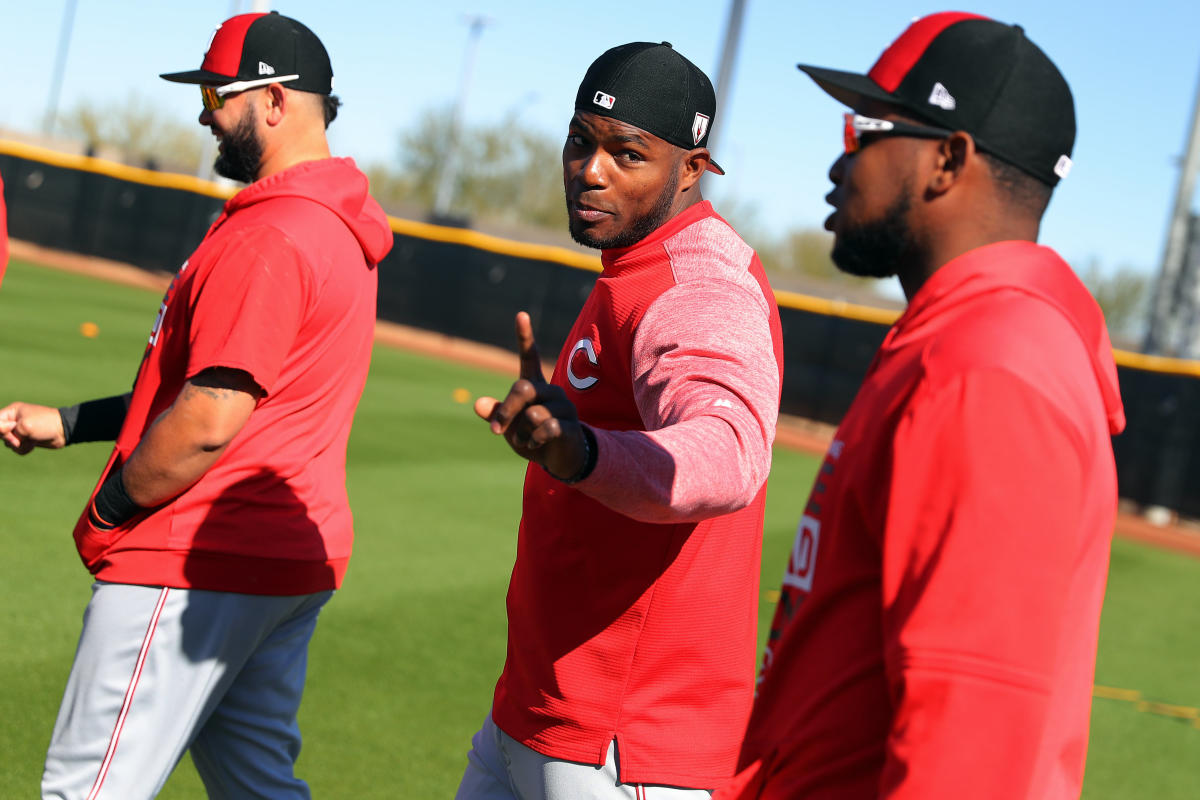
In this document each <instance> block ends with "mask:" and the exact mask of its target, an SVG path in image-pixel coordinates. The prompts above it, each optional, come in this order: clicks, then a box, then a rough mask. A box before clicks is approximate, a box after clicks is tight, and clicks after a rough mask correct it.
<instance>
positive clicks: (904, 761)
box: [718, 13, 1124, 800]
mask: <svg viewBox="0 0 1200 800" xmlns="http://www.w3.org/2000/svg"><path fill="white" fill-rule="evenodd" d="M800 68H801V69H802V70H804V71H805V72H806V73H808V75H810V76H811V77H812V78H813V79H814V80H815V81H816V82H817V85H819V86H820V87H821V88H822V89H824V90H825V91H827V92H828V93H829V94H831V95H832V96H833V97H835V98H837V99H838V100H840V101H841V102H843V103H845V104H846V105H848V106H849V107H850V109H851V110H850V112H848V113H847V114H846V115H845V118H844V125H843V133H844V142H845V147H844V152H843V153H842V154H841V155H840V156H839V157H838V159H837V160H836V161H835V162H834V164H833V167H832V168H831V169H830V172H829V177H830V179H831V180H832V181H833V190H832V191H831V192H830V193H829V195H828V200H829V203H830V204H831V205H832V206H833V213H832V214H831V215H830V217H829V219H828V220H826V223H825V227H826V228H828V229H829V230H831V231H832V232H833V233H834V237H835V239H834V249H833V258H834V261H835V262H836V263H837V265H838V266H839V267H840V268H841V269H843V270H845V271H847V272H850V273H852V274H856V275H874V276H878V277H884V276H889V275H893V274H894V275H897V276H898V277H899V279H900V284H901V286H902V287H903V289H904V293H905V295H906V296H907V297H908V309H907V310H906V311H905V312H904V314H903V315H902V316H901V317H900V319H899V320H897V321H896V323H895V324H894V325H893V326H892V329H891V330H890V331H889V332H888V334H887V337H886V338H885V339H884V342H883V345H882V346H881V348H880V350H879V352H878V354H877V355H876V357H875V360H874V362H873V363H872V364H871V367H870V369H869V371H868V373H867V376H866V378H865V380H864V383H863V385H862V387H861V389H860V390H859V393H858V396H857V397H856V398H855V400H854V402H853V404H852V406H851V408H850V410H849V411H848V413H847V414H846V417H845V418H844V419H843V421H842V423H841V426H840V427H839V429H838V432H837V435H836V437H835V439H834V441H833V444H832V445H831V446H830V448H829V453H828V454H827V455H826V457H825V461H824V464H823V465H822V467H821V470H820V473H819V475H818V477H817V480H816V485H815V486H814V488H813V491H812V494H811V495H810V498H809V502H808V506H807V509H806V511H805V514H804V516H803V517H802V519H801V520H800V525H799V529H798V531H797V534H796V540H795V546H794V547H793V549H792V554H791V560H790V561H789V563H788V567H787V572H786V573H785V574H784V577H783V586H782V591H781V597H780V601H779V606H778V609H777V610H776V613H775V619H774V622H773V623H772V626H771V633H770V636H769V639H768V644H767V648H766V654H765V657H764V660H763V668H762V677H761V682H760V685H759V689H758V696H757V699H756V701H755V705H754V711H753V714H752V716H751V719H750V724H749V727H748V729H747V731H746V736H745V741H744V743H743V745H742V751H741V756H740V759H739V769H740V772H739V774H738V776H737V778H736V779H735V780H734V781H732V782H731V783H730V784H729V785H728V786H727V787H725V788H724V789H723V790H722V791H720V792H718V796H719V797H721V798H740V799H742V800H745V799H747V798H764V800H765V799H766V798H772V799H775V798H778V799H779V800H782V799H783V798H798V797H803V798H808V799H809V800H822V798H829V799H830V800H833V798H837V800H855V799H856V798H863V799H864V800H865V799H866V798H873V799H874V798H890V800H900V798H921V799H922V800H940V799H941V798H947V800H948V799H949V798H966V797H969V798H972V799H973V800H987V799H988V798H996V799H997V800H1000V798H1004V800H1016V799H1017V798H1029V799H1030V800H1033V798H1037V800H1058V799H1060V798H1076V797H1078V796H1079V793H1080V788H1081V785H1082V782H1083V769H1084V760H1085V756H1086V753H1087V736H1088V714H1089V710H1090V707H1091V687H1092V674H1093V668H1094V663H1095V657H1096V636H1097V629H1098V626H1099V617H1100V606H1101V602H1102V600H1103V596H1104V585H1105V577H1106V574H1107V567H1108V552H1109V541H1110V537H1111V533H1112V526H1113V521H1114V516H1115V513H1116V502H1117V494H1116V490H1117V486H1116V470H1115V466H1114V463H1113V453H1112V442H1111V438H1110V437H1111V435H1112V434H1115V433H1118V432H1119V431H1120V430H1121V429H1122V427H1123V426H1124V412H1123V410H1122V406H1121V398H1120V395H1119V392H1118V386H1117V376H1116V367H1115V365H1114V363H1113V355H1112V348H1111V345H1110V344H1109V339H1108V334H1107V332H1106V330H1105V325H1104V318H1103V316H1102V315H1101V312H1100V309H1099V308H1098V307H1097V306H1096V303H1095V302H1094V301H1093V300H1092V298H1091V296H1090V295H1089V294H1088V292H1087V290H1086V289H1085V288H1084V287H1083V285H1082V284H1081V283H1080V282H1079V280H1078V279H1077V278H1076V276H1075V274H1074V273H1073V272H1072V270H1071V268H1070V266H1068V265H1067V264H1066V263H1065V262H1064V261H1063V260H1062V259H1061V258H1060V257H1059V256H1058V255H1057V254H1056V253H1055V252H1054V251H1053V250H1050V249H1049V248H1046V247H1042V246H1039V245H1038V244H1037V243H1036V241H1037V236H1038V227H1039V223H1040V220H1041V217H1042V214H1043V213H1044V211H1045V209H1046V205H1047V203H1048V202H1049V200H1050V195H1051V192H1052V190H1053V188H1054V186H1056V185H1057V184H1058V182H1059V180H1061V179H1063V178H1065V177H1066V176H1067V173H1068V171H1069V170H1070V166H1071V158H1070V156H1071V151H1072V147H1073V144H1074V140H1075V113H1074V104H1073V101H1072V97H1071V91H1070V89H1069V88H1068V86H1067V83H1066V80H1065V79H1064V78H1063V76H1062V75H1061V73H1060V72H1059V71H1058V69H1057V68H1056V67H1055V65H1054V64H1053V63H1052V62H1051V61H1050V59H1049V58H1048V57H1047V56H1046V55H1045V53H1043V52H1042V51H1041V50H1040V49H1039V48H1038V47H1037V46H1036V45H1035V44H1033V43H1032V42H1031V41H1030V40H1029V39H1028V38H1027V37H1026V36H1025V33H1024V32H1023V31H1022V29H1021V28H1020V27H1019V26H1016V25H1005V24H1002V23H999V22H996V21H995V20H991V19H987V18H985V17H980V16H977V15H974V14H963V13H941V14H933V15H931V16H927V17H924V18H922V19H920V20H917V21H916V22H914V23H913V24H912V25H911V26H910V27H909V28H908V29H907V30H905V31H904V33H903V34H901V36H900V37H899V38H898V39H897V40H896V41H895V42H894V43H893V44H892V45H891V46H890V47H888V48H887V50H885V51H884V52H883V55H881V56H880V57H879V60H878V61H876V62H875V66H873V67H872V68H871V70H870V72H868V73H867V74H866V75H859V74H854V73H849V72H842V71H838V70H832V69H824V68H820V67H812V66H806V65H801V67H800Z"/></svg>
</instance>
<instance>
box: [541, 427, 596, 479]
mask: <svg viewBox="0 0 1200 800" xmlns="http://www.w3.org/2000/svg"><path fill="white" fill-rule="evenodd" d="M579 428H580V430H582V431H583V466H582V467H580V468H579V471H578V472H576V473H575V474H574V475H572V476H571V477H569V478H559V480H560V481H562V482H563V483H565V484H567V485H570V484H574V483H579V482H580V481H581V480H583V479H584V478H586V477H587V476H588V475H591V474H592V470H594V469H595V468H596V458H597V456H599V454H600V453H599V448H598V447H597V446H596V434H595V433H593V432H592V429H591V428H589V427H588V426H587V425H584V424H582V423H581V424H580V425H579ZM551 474H552V475H553V474H554V473H551Z"/></svg>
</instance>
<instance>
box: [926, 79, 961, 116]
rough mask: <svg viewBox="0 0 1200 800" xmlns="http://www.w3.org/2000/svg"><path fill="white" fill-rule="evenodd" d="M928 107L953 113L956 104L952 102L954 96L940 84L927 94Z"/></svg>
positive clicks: (936, 84)
mask: <svg viewBox="0 0 1200 800" xmlns="http://www.w3.org/2000/svg"><path fill="white" fill-rule="evenodd" d="M929 105H931V106H937V107H938V108H943V109H945V110H946V111H953V110H954V107H955V106H957V105H958V103H956V102H954V95H952V94H950V92H948V91H946V87H945V86H942V84H941V83H935V84H934V85H933V91H932V92H930V93H929Z"/></svg>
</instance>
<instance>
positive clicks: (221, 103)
mask: <svg viewBox="0 0 1200 800" xmlns="http://www.w3.org/2000/svg"><path fill="white" fill-rule="evenodd" d="M163 77H164V78H166V79H168V80H172V81H177V82H182V83H193V84H199V85H200V87H201V94H202V98H203V102H204V110H203V112H202V113H201V114H200V124H202V125H205V126H207V127H209V128H210V129H211V130H212V132H213V134H214V135H215V136H216V137H217V138H218V139H219V140H220V142H221V144H220V150H219V156H218V159H217V163H216V168H217V171H218V172H220V173H221V174H223V175H225V176H227V177H229V178H232V179H235V180H239V181H244V182H249V183H250V185H249V186H248V187H247V188H245V189H243V190H242V191H241V192H239V193H238V194H236V195H235V196H234V197H233V198H231V199H230V200H229V201H228V202H227V203H226V205H225V209H224V213H222V214H221V216H220V217H219V218H218V219H217V220H216V222H214V223H213V225H212V227H211V228H210V229H209V231H208V234H207V236H206V237H205V238H204V240H203V241H202V242H201V243H200V246H199V247H198V248H197V249H196V251H195V252H194V253H193V254H192V256H191V257H190V258H189V259H188V260H187V261H186V262H184V264H183V266H181V267H180V269H179V273H178V275H177V276H176V277H175V280H174V281H173V283H172V284H171V287H170V288H169V289H168V290H167V294H166V297H165V298H164V299H163V302H162V306H161V307H160V309H159V312H158V318H157V320H156V321H155V323H154V326H153V330H152V331H151V333H150V340H149V344H148V346H147V348H146V351H145V355H144V357H143V359H142V363H141V367H140V368H139V370H138V373H137V377H136V379H135V381H134V384H133V391H132V393H130V394H127V395H123V396H119V397H112V398H107V399H105V400H98V401H92V402H89V403H83V404H81V405H79V406H74V407H70V408H63V409H54V408H48V407H44V406H34V405H30V404H26V403H14V404H12V405H10V406H8V407H6V408H4V409H2V410H0V436H3V438H4V440H5V443H6V444H7V445H8V446H9V447H11V448H12V449H14V450H16V451H17V452H18V453H22V454H23V453H26V452H28V451H29V450H31V449H32V448H33V447H37V446H40V447H62V446H64V445H66V444H71V443H73V442H80V441H93V440H103V439H109V440H111V439H114V438H115V439H116V447H115V448H114V450H113V453H112V456H111V457H110V458H109V460H108V464H107V466H106V467H105V469H104V472H103V474H102V475H101V478H100V482H99V484H98V485H97V487H96V490H95V491H94V492H93V495H92V497H91V498H90V500H89V502H88V504H87V508H86V509H85V511H84V513H83V515H82V516H81V517H80V519H79V522H78V524H77V525H76V528H75V541H76V544H77V547H78V549H79V553H80V556H81V557H82V559H83V561H84V564H85V565H86V566H87V568H88V569H89V570H90V571H91V572H92V574H93V575H94V576H95V578H96V583H95V585H94V587H93V592H92V600H91V602H90V603H89V605H88V609H87V613H86V615H85V618H84V619H85V621H84V627H83V633H82V636H81V638H80V643H79V649H78V651H77V653H76V658H75V663H74V666H73V667H72V670H71V675H70V678H69V680H68V683H67V688H66V692H65V695H64V698H63V703H62V707H61V710H60V712H59V717H58V722H57V724H56V725H55V729H54V733H53V736H52V738H51V741H50V748H49V752H48V754H47V758H46V768H45V772H44V775H43V781H42V791H43V796H44V797H55V798H83V797H88V798H97V797H100V798H103V797H120V798H123V800H125V799H132V798H148V797H152V796H154V795H155V794H156V793H157V791H158V789H159V788H160V787H161V786H162V784H163V782H164V781H165V780H166V779H167V776H168V775H169V774H170V772H171V770H172V768H173V767H174V766H175V764H176V762H177V761H178V760H179V758H180V757H181V756H182V755H183V753H184V751H185V750H189V749H190V751H191V754H192V758H193V760H194V761H195V764H196V767H197V769H198V771H199V772H200V775H201V777H202V778H203V780H204V783H205V785H206V787H207V788H208V791H209V794H210V795H211V796H219V797H271V798H307V797H308V796H309V791H308V787H307V785H306V784H305V783H304V781H302V780H300V779H299V778H297V777H296V776H295V775H294V774H293V764H294V762H295V759H296V756H297V755H298V753H299V749H300V735H299V729H298V727H297V724H296V712H297V709H298V707H299V704H300V697H301V694H302V690H303V687H304V677H305V662H306V655H307V650H308V642H309V639H310V637H311V635H312V632H313V628H314V626H315V625H316V619H317V614H318V612H319V611H320V609H321V607H322V606H323V605H324V603H325V602H326V601H327V600H328V599H329V596H330V595H331V594H332V592H333V590H334V589H336V588H337V587H338V586H339V585H340V583H341V580H342V575H343V573H344V572H345V569H346V564H347V561H348V559H349V557H350V548H351V540H352V536H353V529H352V520H351V515H350V508H349V505H348V502H347V498H346V489H345V459H346V442H347V439H348V437H349V434H350V426H351V422H352V419H353V415H354V411H355V408H356V406H357V403H358V399H359V396H360V394H361V392H362V388H363V385H364V383H365V381H366V376H367V367H368V364H369V361H370V352H371V343H372V340H373V334H374V322H375V297H376V285H377V280H376V271H375V267H376V264H377V263H378V262H379V260H380V259H382V258H383V257H384V255H385V254H386V253H387V252H388V250H389V249H390V247H391V241H392V237H391V230H390V229H389V226H388V223H387V219H386V217H385V216H384V214H383V212H382V210H381V209H380V207H379V205H378V204H377V203H376V202H375V201H374V200H372V199H371V197H370V196H369V195H368V194H367V180H366V177H365V176H364V175H363V174H362V173H361V172H359V171H358V169H357V168H356V167H355V165H354V163H353V162H352V161H350V160H349V159H338V158H332V157H331V156H330V153H329V147H328V145H327V143H326V138H325V128H326V126H327V125H328V123H329V121H330V120H332V118H333V117H334V116H335V115H336V111H337V105H338V100H337V98H336V97H334V96H333V95H331V94H330V92H331V90H332V85H333V71H332V69H331V67H330V63H329V57H328V55H327V54H326V52H325V48H324V47H323V46H322V44H321V42H320V40H319V39H318V38H317V37H316V35H315V34H313V33H312V31H310V30H309V29H308V28H306V27H304V26H303V25H301V24H300V23H299V22H296V21H295V20H292V19H289V18H287V17H283V16H280V15H278V14H274V13H272V14H244V15H240V16H236V17H233V18H231V19H229V20H227V21H226V22H224V23H223V24H222V25H221V26H220V27H219V28H218V29H217V32H216V33H215V34H214V36H213V38H212V40H211V44H210V46H209V49H208V52H207V53H206V55H205V58H204V62H203V65H202V66H201V68H200V69H199V70H194V71H191V72H182V73H174V74H169V75H164V76H163Z"/></svg>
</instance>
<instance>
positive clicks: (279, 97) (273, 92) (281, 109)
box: [263, 83, 288, 127]
mask: <svg viewBox="0 0 1200 800" xmlns="http://www.w3.org/2000/svg"><path fill="white" fill-rule="evenodd" d="M287 106H288V94H287V91H286V90H285V89H284V88H283V84H280V83H272V84H270V85H268V86H267V88H266V91H265V92H263V112H264V113H263V119H264V120H266V123H267V124H268V125H270V126H272V127H274V126H276V125H278V124H279V123H281V122H283V118H284V116H286V114H287Z"/></svg>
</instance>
